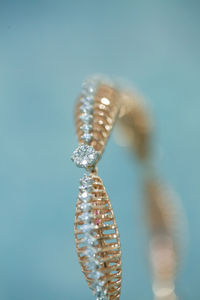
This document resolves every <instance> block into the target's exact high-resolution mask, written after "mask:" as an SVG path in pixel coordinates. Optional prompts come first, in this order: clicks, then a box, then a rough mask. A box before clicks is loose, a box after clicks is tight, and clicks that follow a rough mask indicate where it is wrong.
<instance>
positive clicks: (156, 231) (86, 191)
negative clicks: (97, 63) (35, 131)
mask: <svg viewBox="0 0 200 300" xmlns="http://www.w3.org/2000/svg"><path fill="white" fill-rule="evenodd" d="M116 120H119V121H120V125H121V128H122V130H123V131H124V134H123V136H126V137H127V140H128V143H129V147H130V148H131V150H133V151H134V152H135V153H136V154H137V157H138V159H139V160H140V162H141V163H142V166H143V167H144V187H145V192H146V199H145V200H146V201H145V207H146V212H147V219H148V220H149V224H148V228H149V231H150V260H151V265H152V274H153V292H154V295H155V300H160V299H161V298H162V297H167V298H166V299H168V300H175V299H176V295H175V292H174V280H175V272H176V268H177V257H178V247H177V244H178V243H179V241H178V239H176V238H175V236H174V231H175V226H174V227H173V226H172V224H173V225H174V217H173V212H174V211H175V206H174V205H172V201H171V200H170V199H169V198H168V197H166V195H165V193H164V190H163V188H162V186H161V185H160V183H159V180H158V179H157V176H155V171H154V167H153V163H152V155H151V152H152V144H151V140H152V139H151V135H152V124H151V120H150V118H149V114H148V113H147V111H146V109H145V106H144V105H143V101H142V100H141V99H140V97H138V95H136V94H135V93H132V92H127V91H123V90H121V89H118V88H116V87H115V86H114V85H113V84H112V83H111V82H108V81H105V80H104V79H98V78H91V79H89V80H87V81H86V82H85V83H84V85H83V87H82V91H81V95H80V97H79V98H78V101H77V105H76V112H75V125H76V133H77V136H78V141H79V146H78V148H77V149H76V150H75V151H74V152H73V155H72V160H73V161H74V163H75V164H76V165H77V166H78V167H80V168H84V169H85V171H86V172H87V173H85V174H84V175H83V177H82V178H81V180H80V186H79V196H78V201H77V205H76V215H75V241H76V250H77V254H78V258H79V262H80V264H81V268H82V271H83V274H84V276H85V279H86V281H87V283H88V285H89V287H90V288H91V290H92V291H93V293H94V295H95V296H96V299H97V300H114V299H119V298H120V291H121V273H122V271H121V250H120V241H119V233H118V229H117V226H116V222H115V218H114V214H113V210H112V207H111V204H110V201H109V198H108V195H107V193H106V191H105V187H104V185H103V183H102V180H101V179H100V177H99V176H98V175H97V167H96V165H97V163H98V161H99V160H100V158H101V156H102V153H103V151H104V149H105V145H106V143H107V140H108V138H109V136H110V133H111V131H112V128H113V125H114V123H115V122H116ZM176 211H178V210H176Z"/></svg>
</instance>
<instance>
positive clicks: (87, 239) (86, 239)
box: [83, 233, 96, 246]
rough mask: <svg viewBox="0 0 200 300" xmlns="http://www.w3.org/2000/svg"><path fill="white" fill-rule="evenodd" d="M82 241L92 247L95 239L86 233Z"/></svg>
mask: <svg viewBox="0 0 200 300" xmlns="http://www.w3.org/2000/svg"><path fill="white" fill-rule="evenodd" d="M83 240H84V242H85V243H86V244H88V245H90V246H92V245H93V244H94V242H95V241H96V238H95V237H94V236H92V235H91V234H89V233H86V234H85V236H84V237H83Z"/></svg>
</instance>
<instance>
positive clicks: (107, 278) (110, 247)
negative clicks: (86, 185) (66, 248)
mask: <svg viewBox="0 0 200 300" xmlns="http://www.w3.org/2000/svg"><path fill="white" fill-rule="evenodd" d="M91 177H92V179H93V192H92V199H91V200H90V201H89V202H90V203H91V205H92V214H93V224H94V225H95V226H96V228H95V229H94V232H95V238H96V240H97V244H96V245H95V248H96V249H97V251H98V252H97V254H96V258H97V259H98V260H99V261H101V266H100V269H98V271H99V272H102V273H103V274H104V276H103V277H102V278H101V280H103V281H104V282H105V284H104V287H105V289H106V290H107V296H108V299H109V300H112V299H119V298H120V289H121V250H120V241H119V233H118V229H117V225H116V222H115V218H114V214H113V210H112V207H111V204H110V200H109V198H108V195H107V193H106V191H105V188H104V185H103V183H102V180H101V179H100V177H99V176H97V175H95V174H93V173H91ZM79 204H80V200H79V199H78V201H77V206H76V215H75V241H76V250H77V254H78V258H79V262H80V264H81V267H82V271H83V274H84V276H85V279H86V281H87V282H88V285H89V286H90V287H91V285H92V283H93V281H94V280H93V279H91V278H90V277H88V275H89V274H90V272H91V271H89V270H87V264H86V263H87V260H88V258H87V256H84V251H85V250H86V247H85V246H84V244H83V232H82V231H81V230H80V226H81V225H82V224H83V222H81V221H80V220H79V218H78V217H79V215H80V214H81V211H80V209H79Z"/></svg>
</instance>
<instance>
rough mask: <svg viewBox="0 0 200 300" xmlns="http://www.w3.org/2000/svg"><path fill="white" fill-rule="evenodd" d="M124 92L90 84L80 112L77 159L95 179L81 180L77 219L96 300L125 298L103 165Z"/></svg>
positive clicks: (84, 265) (83, 259)
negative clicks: (99, 166) (102, 176)
mask: <svg viewBox="0 0 200 300" xmlns="http://www.w3.org/2000/svg"><path fill="white" fill-rule="evenodd" d="M118 97H119V95H118V92H117V91H116V90H115V89H114V88H113V87H112V86H111V85H110V84H107V83H105V82H104V81H103V80H98V79H93V78H92V79H90V80H88V81H87V82H86V83H84V85H83V88H82V91H81V96H80V97H79V99H78V102H77V106H76V113H75V120H76V132H77V136H78V140H79V143H80V144H79V146H78V148H77V149H76V150H75V151H74V153H73V156H72V160H73V161H74V163H75V164H76V165H77V166H78V167H80V168H85V170H86V171H87V172H88V173H89V174H86V173H85V174H84V176H83V177H82V178H81V180H80V186H79V196H78V201H77V205H76V215H75V241H76V250H77V254H78V258H79V262H80V264H81V268H82V271H83V273H84V276H85V279H86V280H87V282H88V285H89V287H90V288H91V290H92V291H93V293H94V295H95V296H96V299H98V300H103V299H108V300H111V299H119V298H120V290H121V250H120V241H119V233H118V229H117V225H116V222H115V218H114V214H113V210H112V207H111V204H110V200H109V198H108V195H107V193H106V191H105V187H104V185H103V183H102V180H101V179H100V177H99V176H98V175H97V169H96V164H97V162H98V161H99V159H100V157H101V155H102V153H103V150H104V148H105V145H106V142H107V140H108V137H109V135H110V132H111V130H112V127H113V124H114V122H115V119H116V116H117V114H118V112H119V107H120V106H119V101H118Z"/></svg>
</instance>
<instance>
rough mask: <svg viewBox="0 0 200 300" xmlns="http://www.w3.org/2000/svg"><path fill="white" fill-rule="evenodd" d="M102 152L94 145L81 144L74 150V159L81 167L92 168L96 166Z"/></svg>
mask: <svg viewBox="0 0 200 300" xmlns="http://www.w3.org/2000/svg"><path fill="white" fill-rule="evenodd" d="M99 158H100V154H99V152H98V151H96V150H95V149H94V148H93V147H92V146H88V145H86V144H80V145H79V146H78V148H77V149H76V150H75V151H74V152H73V155H72V158H71V159H72V161H74V162H75V164H76V165H77V167H79V168H86V169H87V168H90V167H93V166H95V164H96V163H97V161H98V159H99Z"/></svg>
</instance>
